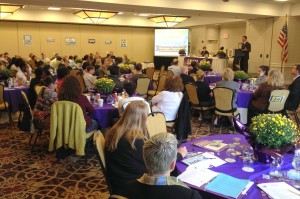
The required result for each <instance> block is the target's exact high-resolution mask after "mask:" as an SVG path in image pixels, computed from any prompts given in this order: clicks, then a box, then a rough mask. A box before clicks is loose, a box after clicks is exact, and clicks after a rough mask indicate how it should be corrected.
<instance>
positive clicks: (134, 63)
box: [127, 60, 136, 65]
mask: <svg viewBox="0 0 300 199" xmlns="http://www.w3.org/2000/svg"><path fill="white" fill-rule="evenodd" d="M127 64H133V65H136V61H133V60H128V62H127Z"/></svg>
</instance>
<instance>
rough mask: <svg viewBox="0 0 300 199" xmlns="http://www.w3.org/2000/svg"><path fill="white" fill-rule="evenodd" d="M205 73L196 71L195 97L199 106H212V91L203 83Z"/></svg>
mask: <svg viewBox="0 0 300 199" xmlns="http://www.w3.org/2000/svg"><path fill="white" fill-rule="evenodd" d="M204 76H205V73H204V72H203V71H202V70H198V71H197V79H198V80H197V81H196V82H195V85H196V86H197V96H198V99H199V105H200V106H213V105H214V101H213V98H212V96H213V95H212V91H211V89H210V88H209V86H208V84H207V83H205V82H204Z"/></svg>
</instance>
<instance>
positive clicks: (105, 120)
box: [91, 102, 119, 128]
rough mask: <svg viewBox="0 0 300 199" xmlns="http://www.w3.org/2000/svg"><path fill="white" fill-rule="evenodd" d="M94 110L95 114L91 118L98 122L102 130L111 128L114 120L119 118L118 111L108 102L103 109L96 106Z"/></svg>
mask: <svg viewBox="0 0 300 199" xmlns="http://www.w3.org/2000/svg"><path fill="white" fill-rule="evenodd" d="M94 108H95V112H94V113H93V114H92V115H91V118H92V119H95V120H97V121H98V124H99V126H100V128H106V127H109V126H110V124H111V121H112V119H113V118H118V117H119V113H118V109H117V108H115V107H113V106H112V105H111V104H107V103H106V102H105V103H104V104H103V107H99V106H98V105H96V106H94Z"/></svg>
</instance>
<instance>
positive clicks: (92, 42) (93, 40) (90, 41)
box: [88, 39, 96, 44]
mask: <svg viewBox="0 0 300 199" xmlns="http://www.w3.org/2000/svg"><path fill="white" fill-rule="evenodd" d="M88 43H89V44H95V43H96V39H88Z"/></svg>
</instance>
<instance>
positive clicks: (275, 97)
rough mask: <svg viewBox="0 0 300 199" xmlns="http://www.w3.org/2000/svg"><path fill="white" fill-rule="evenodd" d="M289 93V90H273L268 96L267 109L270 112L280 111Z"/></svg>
mask: <svg viewBox="0 0 300 199" xmlns="http://www.w3.org/2000/svg"><path fill="white" fill-rule="evenodd" d="M289 93H290V91H289V90H273V91H272V92H271V95H270V98H269V106H268V111H269V112H270V113H278V112H282V111H283V110H284V104H285V101H286V99H287V97H288V95H289Z"/></svg>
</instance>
